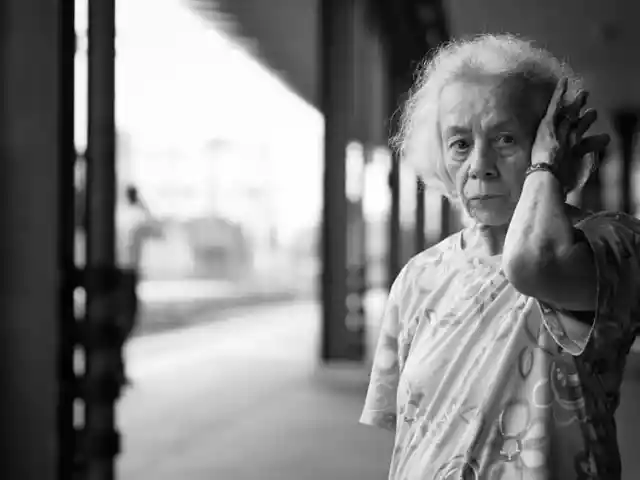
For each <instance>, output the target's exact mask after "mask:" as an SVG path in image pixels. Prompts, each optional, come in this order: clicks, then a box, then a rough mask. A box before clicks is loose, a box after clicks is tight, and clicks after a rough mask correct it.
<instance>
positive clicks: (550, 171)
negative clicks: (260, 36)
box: [525, 162, 568, 195]
mask: <svg viewBox="0 0 640 480" xmlns="http://www.w3.org/2000/svg"><path fill="white" fill-rule="evenodd" d="M534 176H539V177H546V181H550V182H552V183H555V184H556V185H557V186H558V188H559V189H560V191H561V192H562V193H563V195H566V194H567V193H568V192H567V190H568V189H567V185H566V184H565V183H564V182H563V179H562V177H561V175H560V173H559V172H558V169H557V167H556V166H555V165H553V164H551V163H548V162H537V163H536V162H532V163H531V165H529V167H528V168H527V170H526V172H525V182H527V180H528V179H529V177H534ZM543 181H545V180H543Z"/></svg>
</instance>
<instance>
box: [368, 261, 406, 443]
mask: <svg viewBox="0 0 640 480" xmlns="http://www.w3.org/2000/svg"><path fill="white" fill-rule="evenodd" d="M406 270H407V267H405V268H404V269H403V270H402V271H401V272H400V274H399V275H398V277H397V278H396V280H395V281H394V283H393V286H392V287H391V290H390V292H389V296H388V298H387V302H386V305H385V308H384V313H383V316H382V321H381V328H380V334H379V337H378V343H377V346H376V349H375V353H374V355H373V366H372V369H371V375H370V379H369V388H368V390H367V395H366V397H365V402H364V408H363V410H362V415H361V416H360V423H363V424H365V425H371V426H374V427H380V428H384V429H386V430H390V431H392V432H393V431H395V429H396V418H397V400H396V397H397V392H398V381H399V379H400V362H399V360H400V359H399V355H398V335H399V334H400V331H401V319H400V307H401V302H400V299H401V297H402V291H403V290H404V285H403V283H404V278H405V276H406Z"/></svg>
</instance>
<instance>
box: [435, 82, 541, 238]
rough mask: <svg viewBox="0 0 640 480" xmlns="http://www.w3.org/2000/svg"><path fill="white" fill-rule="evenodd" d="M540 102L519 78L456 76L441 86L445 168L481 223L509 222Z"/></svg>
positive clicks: (520, 185)
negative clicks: (467, 78) (456, 77)
mask: <svg viewBox="0 0 640 480" xmlns="http://www.w3.org/2000/svg"><path fill="white" fill-rule="evenodd" d="M536 100H538V101H537V102H536ZM539 100H541V97H540V95H535V94H534V95H532V92H531V88H526V86H525V83H524V80H522V79H518V78H509V79H507V80H504V79H496V78H491V77H487V78H479V79H474V80H469V81H464V80H460V81H455V82H452V83H450V84H448V85H447V86H446V87H445V88H444V89H443V90H442V93H441V98H440V111H439V125H440V134H441V137H442V148H443V152H444V157H445V162H446V166H447V170H448V172H449V174H450V175H451V178H452V179H453V180H454V181H455V184H456V189H457V192H458V195H459V197H460V200H461V202H462V205H463V206H464V208H465V210H466V211H467V213H468V214H469V215H470V216H471V217H472V218H473V219H474V220H475V221H476V222H478V223H480V224H483V225H487V226H499V225H505V224H507V223H508V222H509V221H510V220H511V216H512V215H513V212H514V210H515V207H516V204H517V203H518V199H519V198H520V192H521V191H522V185H523V183H524V175H525V171H526V169H527V167H528V166H529V163H530V160H531V147H532V146H533V141H534V139H535V135H536V132H537V128H538V124H539V122H540V120H541V118H542V115H543V114H544V110H545V109H543V108H540V104H541V103H540V101H539ZM543 105H544V104H543Z"/></svg>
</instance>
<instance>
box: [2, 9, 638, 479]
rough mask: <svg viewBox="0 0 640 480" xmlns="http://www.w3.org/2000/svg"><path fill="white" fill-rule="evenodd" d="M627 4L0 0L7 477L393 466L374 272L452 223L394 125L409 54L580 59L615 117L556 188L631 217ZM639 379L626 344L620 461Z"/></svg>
mask: <svg viewBox="0 0 640 480" xmlns="http://www.w3.org/2000/svg"><path fill="white" fill-rule="evenodd" d="M638 15H640V6H639V5H638V4H637V3H635V2H633V1H632V0H629V1H624V0H612V1H610V2H608V3H606V2H598V1H596V0H588V1H579V0H566V1H565V2H552V1H551V0H543V1H540V2H537V3H532V2H525V1H524V0H515V1H514V0H510V1H506V0H488V1H485V2H474V1H473V0H393V1H391V0H270V1H269V2H266V1H260V0H233V1H232V0H115V1H114V0H109V1H106V0H105V1H97V0H74V1H70V2H67V1H63V0H48V1H47V0H4V2H3V4H2V6H1V7H0V21H2V22H3V24H2V27H3V28H2V29H0V31H1V32H2V34H3V36H2V40H1V42H2V43H1V45H2V56H1V57H0V64H1V65H2V70H0V71H1V72H2V74H1V77H0V78H2V82H3V87H4V89H3V92H4V94H5V101H4V104H5V107H4V109H3V111H2V112H1V113H0V133H1V135H2V140H3V142H2V165H3V166H2V168H3V170H2V175H0V177H1V178H2V181H3V184H2V188H3V190H4V193H5V198H6V201H5V202H4V203H3V206H2V207H0V221H2V228H3V232H4V235H3V237H4V238H2V250H1V253H2V257H3V265H5V267H4V268H3V272H4V275H5V277H6V278H4V279H3V280H4V281H3V282H2V285H3V286H2V288H3V291H2V309H3V310H2V312H3V320H4V322H3V325H2V327H1V328H2V331H1V333H0V338H1V339H2V342H3V344H2V348H1V350H2V353H3V355H4V358H3V362H0V363H1V364H2V365H3V366H2V368H3V382H4V383H3V392H4V394H3V396H4V398H3V405H2V409H1V411H2V415H3V422H4V423H3V425H6V426H7V427H6V428H7V430H6V431H7V434H6V435H5V438H6V439H10V440H11V442H6V443H7V445H9V443H10V444H11V446H8V447H6V449H4V453H3V458H2V462H3V464H4V465H3V466H4V467H5V468H3V471H6V472H9V473H8V476H7V477H3V478H11V479H14V478H15V479H20V480H23V479H37V480H48V479H54V478H55V479H58V480H68V479H76V478H82V479H85V478H86V479H112V478H119V479H123V480H133V479H135V480H147V479H148V480H151V479H153V480H165V479H166V480H176V479H188V480H192V479H193V480H198V479H203V480H204V479H207V480H208V479H212V478H216V479H223V480H227V479H228V480H244V479H257V478H260V479H283V480H286V479H296V480H307V479H308V480H315V479H318V480H319V479H326V478H335V479H349V480H357V479H363V480H364V479H367V480H372V479H384V478H386V474H387V468H388V463H389V460H390V456H391V449H392V443H393V436H392V435H391V434H389V433H388V432H383V431H375V430H374V429H371V428H370V427H364V426H360V425H358V423H357V421H358V418H359V414H360V408H361V406H362V402H363V400H364V394H365V391H366V387H367V380H368V378H367V377H368V373H369V368H370V360H371V354H372V351H373V346H374V344H375V341H376V339H377V333H378V326H379V320H380V314H381V310H382V307H383V305H384V300H385V295H386V292H387V291H388V287H389V285H390V283H391V282H392V281H393V279H394V278H395V276H396V274H397V273H398V271H399V269H400V268H401V267H402V266H403V265H404V263H405V262H406V261H407V260H408V259H409V258H410V257H411V256H413V255H414V254H416V253H417V252H419V251H421V250H423V249H425V248H427V247H429V246H430V245H433V244H435V243H437V242H438V241H440V240H441V239H443V238H445V237H446V236H448V235H449V234H451V233H453V232H455V231H457V230H458V229H459V228H461V227H462V221H461V219H460V217H459V216H458V214H457V213H456V212H455V211H454V210H453V209H452V208H451V207H450V206H449V204H448V203H447V201H446V200H445V199H444V198H443V197H441V196H440V195H439V194H438V193H437V192H433V191H431V190H429V189H426V188H425V187H424V185H422V183H421V182H420V181H419V180H418V179H417V177H416V175H415V173H414V172H413V171H412V170H411V169H410V168H409V167H407V166H405V165H404V164H401V163H400V162H398V159H397V157H396V156H395V154H394V153H393V152H392V151H391V150H390V149H389V147H388V138H389V136H390V135H391V134H393V132H394V129H395V121H396V120H397V113H398V108H399V106H400V105H401V104H402V100H403V98H404V96H405V94H406V92H407V91H408V89H409V88H410V86H411V82H412V80H413V73H414V71H415V68H416V67H417V65H418V63H419V61H420V60H421V58H422V57H424V55H426V54H427V53H428V52H429V51H431V50H432V49H433V48H435V47H437V46H438V45H439V44H440V43H442V42H444V41H446V40H448V39H449V38H452V37H460V36H465V35H471V34H475V33H480V32H487V31H488V32H512V33H518V34H521V35H524V36H526V37H528V38H532V39H535V40H536V41H537V42H538V43H539V44H540V45H542V46H545V47H547V48H549V49H550V50H551V51H552V52H553V53H555V54H556V55H558V56H560V57H563V58H566V59H568V60H569V62H570V63H571V65H572V66H573V67H574V68H575V69H576V70H578V72H579V73H581V74H583V75H584V77H585V79H586V82H587V87H588V88H589V89H590V91H591V97H590V103H591V104H592V106H594V107H595V108H597V109H598V110H599V113H600V118H599V120H598V124H597V125H596V130H599V131H607V132H609V133H611V135H612V137H613V140H614V141H613V142H612V145H611V148H610V150H609V152H608V153H607V158H606V159H605V162H604V164H603V167H602V168H601V169H600V170H599V172H598V174H597V175H594V176H592V178H591V180H590V181H589V182H588V183H587V185H586V186H585V188H584V189H583V190H581V191H580V192H576V193H575V194H574V195H573V196H572V198H571V201H572V202H573V203H575V204H576V205H582V206H583V207H585V208H589V209H592V210H602V209H610V210H621V211H626V212H628V213H631V214H633V215H637V214H638V206H639V204H640V191H639V190H638V189H637V188H635V186H636V185H637V183H638V179H639V177H638V175H639V173H638V169H637V166H638V161H637V159H638V154H637V148H636V142H635V139H636V132H637V130H638V121H639V120H640V89H639V88H638V86H639V85H640V57H638V54H637V49H636V45H638V44H639V43H640V38H639V37H638V33H637V28H636V25H635V23H636V20H635V19H637V18H638ZM121 277H122V278H125V279H129V280H131V281H130V282H129V283H126V282H123V281H122V280H117V279H120V278H121ZM127 292H128V293H127ZM133 293H135V295H133ZM127 295H128V296H127ZM135 299H137V310H135V311H132V310H131V309H130V306H131V304H132V302H133V301H134V300H135ZM123 312H124V313H123ZM123 319H124V320H123ZM121 324H125V326H124V327H122V326H121ZM118 328H120V330H122V329H124V330H126V331H127V332H130V333H131V335H130V337H129V339H128V341H126V342H124V344H122V343H123V342H122V341H118V340H112V338H113V337H114V335H115V336H116V337H117V332H116V331H119V330H118ZM114 332H116V333H114ZM120 356H122V359H123V362H124V367H122V362H120ZM117 375H122V379H124V377H126V381H127V386H126V387H125V388H123V389H120V387H119V386H118V385H116V386H114V381H115V380H114V379H116V377H117ZM638 399H640V361H638V358H637V353H635V352H632V353H631V355H630V357H629V366H628V369H627V376H626V378H625V382H624V386H623V394H622V405H621V407H620V410H619V413H618V421H619V437H620V444H621V450H622V454H623V471H624V475H625V476H624V479H625V480H631V479H635V478H638V475H640V461H639V460H638V458H637V455H635V452H634V445H635V444H636V443H637V441H638V440H640V434H638V433H637V427H640V411H639V410H638V408H637V407H636V403H637V401H638Z"/></svg>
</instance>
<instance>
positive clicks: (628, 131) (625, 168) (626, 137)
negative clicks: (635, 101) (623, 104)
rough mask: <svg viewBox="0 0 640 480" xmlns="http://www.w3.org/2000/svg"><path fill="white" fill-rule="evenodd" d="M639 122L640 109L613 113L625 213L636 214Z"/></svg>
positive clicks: (622, 206) (621, 207)
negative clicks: (635, 165) (635, 158)
mask: <svg viewBox="0 0 640 480" xmlns="http://www.w3.org/2000/svg"><path fill="white" fill-rule="evenodd" d="M639 122H640V111H638V110H631V109H629V110H619V111H617V112H615V113H614V115H613V126H614V128H615V130H616V133H617V134H618V137H619V139H620V150H621V158H622V168H621V174H620V178H621V181H622V185H621V191H622V199H621V205H620V210H621V211H623V212H625V213H632V214H635V205H634V200H635V199H634V196H633V177H632V166H633V150H634V144H635V136H636V133H637V131H638V123H639Z"/></svg>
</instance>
